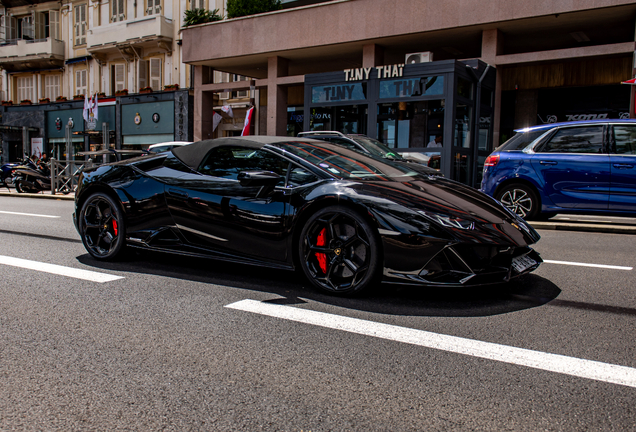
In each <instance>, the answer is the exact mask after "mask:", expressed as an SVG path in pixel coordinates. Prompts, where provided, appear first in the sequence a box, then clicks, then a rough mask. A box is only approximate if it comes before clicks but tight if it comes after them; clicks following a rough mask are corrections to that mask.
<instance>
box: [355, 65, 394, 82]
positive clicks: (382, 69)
mask: <svg viewBox="0 0 636 432" xmlns="http://www.w3.org/2000/svg"><path fill="white" fill-rule="evenodd" d="M373 69H375V70H376V71H377V74H376V78H399V77H401V76H402V75H403V73H404V63H400V64H395V65H388V66H376V67H375V68H372V67H370V68H355V69H345V70H344V74H345V81H362V80H368V79H369V78H370V76H371V70H373Z"/></svg>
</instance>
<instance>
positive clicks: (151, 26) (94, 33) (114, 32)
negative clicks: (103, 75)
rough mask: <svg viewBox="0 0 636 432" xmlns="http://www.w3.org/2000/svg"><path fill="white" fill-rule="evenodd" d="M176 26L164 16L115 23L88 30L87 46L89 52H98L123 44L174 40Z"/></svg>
mask: <svg viewBox="0 0 636 432" xmlns="http://www.w3.org/2000/svg"><path fill="white" fill-rule="evenodd" d="M173 31H174V24H173V22H172V20H171V19H168V18H166V17H164V16H162V15H155V16H146V17H144V18H140V19H137V20H128V21H119V22H113V23H110V24H107V25H103V26H99V27H94V28H92V29H89V30H88V34H87V35H86V45H87V48H88V50H89V51H98V50H100V49H105V48H108V47H111V46H115V45H118V44H123V43H127V44H129V43H137V42H142V41H144V40H153V39H172V38H173Z"/></svg>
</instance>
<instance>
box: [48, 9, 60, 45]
mask: <svg viewBox="0 0 636 432" xmlns="http://www.w3.org/2000/svg"><path fill="white" fill-rule="evenodd" d="M48 19H49V20H48V25H47V29H46V37H50V38H52V39H56V40H60V39H61V36H60V13H59V12H58V11H49V13H48Z"/></svg>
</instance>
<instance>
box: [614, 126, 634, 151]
mask: <svg viewBox="0 0 636 432" xmlns="http://www.w3.org/2000/svg"><path fill="white" fill-rule="evenodd" d="M614 141H615V143H616V149H615V150H614V151H615V153H616V154H630V155H633V154H636V127H633V126H614Z"/></svg>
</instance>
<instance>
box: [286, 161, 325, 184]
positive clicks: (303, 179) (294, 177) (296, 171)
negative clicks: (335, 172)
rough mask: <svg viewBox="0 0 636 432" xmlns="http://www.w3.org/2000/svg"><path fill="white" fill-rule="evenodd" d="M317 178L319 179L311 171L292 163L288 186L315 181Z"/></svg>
mask: <svg viewBox="0 0 636 432" xmlns="http://www.w3.org/2000/svg"><path fill="white" fill-rule="evenodd" d="M316 180H318V177H317V176H316V175H315V174H314V173H312V172H311V171H309V170H307V169H305V168H303V167H300V166H297V165H292V166H291V171H290V172H289V181H288V182H287V187H293V186H301V185H304V184H308V183H312V182H315V181H316Z"/></svg>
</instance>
